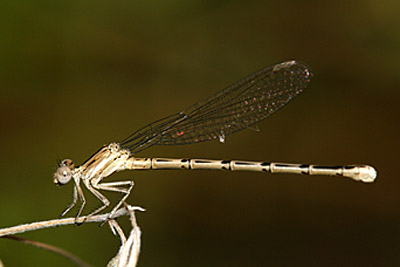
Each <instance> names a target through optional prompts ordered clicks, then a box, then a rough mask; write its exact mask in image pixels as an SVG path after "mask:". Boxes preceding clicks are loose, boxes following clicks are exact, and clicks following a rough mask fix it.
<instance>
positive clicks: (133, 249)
mask: <svg viewBox="0 0 400 267" xmlns="http://www.w3.org/2000/svg"><path fill="white" fill-rule="evenodd" d="M135 210H139V211H144V209H143V208H141V207H133V206H130V205H127V204H125V207H124V208H120V209H119V210H117V211H116V212H115V213H114V214H112V217H111V219H110V220H109V221H108V224H109V226H110V229H111V231H112V232H113V234H114V235H117V236H119V238H120V239H121V243H122V245H121V247H120V250H119V252H118V254H117V256H115V257H114V258H113V259H112V260H111V261H110V262H109V264H108V266H115V267H117V266H118V267H119V266H136V264H137V260H138V257H139V252H140V235H141V232H140V229H139V227H138V226H137V224H136V218H135V214H134V211H135ZM110 214H111V213H107V214H101V215H96V216H92V217H89V218H87V219H85V223H90V222H104V221H105V220H107V219H109V218H110ZM124 215H129V216H130V219H131V222H132V230H131V233H130V236H129V238H128V240H127V239H126V237H125V235H124V232H123V230H122V228H121V227H120V226H119V225H118V223H117V222H116V220H115V219H116V218H118V217H120V216H124ZM79 219H84V217H81V218H79ZM75 222H76V220H75V218H65V219H56V220H48V221H40V222H33V223H29V224H21V225H18V226H13V227H8V228H3V229H0V238H1V237H3V238H8V239H13V240H18V241H21V242H24V243H27V244H31V245H34V246H37V247H41V248H43V249H46V250H49V251H52V252H55V253H57V254H59V255H62V256H64V257H65V258H67V259H69V260H71V261H73V262H74V263H75V264H77V265H79V266H85V267H86V266H90V265H88V264H87V263H85V262H84V261H82V260H81V259H79V258H78V257H76V256H74V255H73V254H71V253H70V252H68V251H65V250H63V249H61V248H58V247H55V246H52V245H48V244H45V243H41V242H37V241H33V240H29V239H25V238H20V237H15V236H12V235H14V234H19V233H24V232H29V231H36V230H40V229H45V228H50V227H55V226H63V225H70V224H75Z"/></svg>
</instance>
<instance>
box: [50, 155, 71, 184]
mask: <svg viewBox="0 0 400 267" xmlns="http://www.w3.org/2000/svg"><path fill="white" fill-rule="evenodd" d="M74 166H75V165H74V163H73V161H72V160H70V159H64V160H63V161H61V163H60V165H59V167H58V169H57V171H56V173H55V174H54V183H55V184H57V185H65V184H67V183H68V182H69V181H70V180H71V178H72V170H73V169H74Z"/></svg>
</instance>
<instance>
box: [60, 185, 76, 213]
mask: <svg viewBox="0 0 400 267" xmlns="http://www.w3.org/2000/svg"><path fill="white" fill-rule="evenodd" d="M77 199H78V195H77V192H76V186H74V191H73V199H72V203H71V204H70V205H68V207H67V208H66V209H65V210H64V211H63V212H62V213H61V215H60V217H59V218H60V219H61V218H62V217H64V215H65V214H67V213H68V212H69V211H70V210H71V209H72V208H73V207H74V206H75V204H76V200H77Z"/></svg>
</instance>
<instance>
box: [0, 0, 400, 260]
mask: <svg viewBox="0 0 400 267" xmlns="http://www.w3.org/2000/svg"><path fill="white" fill-rule="evenodd" d="M399 11H400V5H399V2H398V1H397V0H386V1H382V0H379V1H378V0H358V1H345V0H340V1H334V2H333V1H316V0H315V1H289V0H284V1H251V0H250V1H229V0H226V1H179V0H174V1H85V0H83V1H43V0H42V1H2V2H1V3H0V15H1V16H0V18H1V19H0V20H1V23H0V30H1V35H0V90H1V91H0V92H1V95H0V124H1V131H0V134H1V137H0V140H1V141H0V142H1V143H0V144H1V156H0V157H1V158H0V169H1V174H0V192H1V193H0V203H1V204H0V216H1V217H0V218H1V219H0V228H3V227H7V226H12V225H17V224H21V223H27V222H31V221H38V220H45V219H53V218H56V217H58V216H59V214H60V213H61V211H62V210H63V209H64V208H65V207H66V206H67V205H68V204H69V203H70V201H71V198H72V184H69V185H67V186H65V187H56V186H54V184H53V183H52V175H53V173H54V171H55V170H56V158H57V157H60V158H61V159H64V158H72V159H73V160H74V161H75V162H76V163H77V164H80V163H82V162H83V161H84V160H86V159H87V158H88V157H89V156H90V155H91V154H92V153H93V152H95V151H96V150H97V149H98V148H99V147H100V146H101V145H103V144H107V143H109V142H111V141H119V140H122V139H123V138H125V137H126V136H127V135H129V134H130V133H131V132H133V131H134V130H136V129H138V128H140V127H142V126H143V125H145V124H147V123H150V122H152V121H154V120H157V119H159V118H161V117H164V116H166V115H169V114H171V113H175V112H178V111H181V110H183V109H184V108H186V107H187V106H189V105H191V104H193V103H194V102H197V101H199V100H201V99H203V98H204V97H207V96H209V95H211V94H213V93H214V92H216V91H217V90H220V89H222V88H224V87H225V86H228V85H230V84H231V83H233V82H235V81H236V80H238V79H240V78H242V77H244V76H245V75H247V74H249V73H251V72H253V71H255V70H258V69H260V68H262V67H264V66H267V65H270V64H273V63H277V62H281V61H284V60H288V59H298V60H302V61H304V62H306V63H308V64H309V65H310V66H311V67H312V69H313V71H314V74H315V78H314V79H313V81H312V83H311V84H310V86H309V88H308V89H307V91H305V92H304V93H303V94H302V95H301V96H299V97H298V98H297V99H296V100H295V101H294V102H292V103H291V104H290V105H289V106H288V107H286V108H284V109H283V110H282V111H280V112H279V113H278V114H276V115H274V116H272V117H271V118H269V119H268V120H266V121H265V122H262V123H261V124H260V125H259V127H260V129H261V132H258V133H257V132H255V131H251V130H245V131H242V132H240V133H237V134H235V135H232V136H228V138H227V143H226V144H220V143H218V142H208V143H201V144H196V145H190V146H182V147H154V148H151V149H149V150H148V151H143V152H142V153H140V154H138V156H143V157H149V156H158V157H197V158H199V157H200V158H215V159H218V158H222V159H248V160H250V159H253V160H263V161H278V162H279V161H280V162H299V163H318V164H351V163H367V164H372V165H373V166H375V167H376V168H377V170H378V181H377V183H375V184H362V183H356V182H353V181H350V180H346V179H341V178H329V177H306V176H295V175H267V174H263V173H244V172H237V173H229V172H218V171H148V172H133V171H131V172H122V173H119V174H117V175H113V176H112V177H111V178H110V179H108V181H112V180H123V179H133V180H134V181H135V183H136V186H135V188H134V190H133V192H132V195H131V196H130V198H129V201H128V202H129V203H130V204H132V205H140V206H142V207H144V208H146V209H147V211H146V212H145V213H140V214H138V215H137V217H138V222H139V225H140V227H141V229H142V231H143V236H142V237H143V246H142V254H141V257H140V261H139V266H396V265H397V266H399V264H400V256H399V255H400V235H399V234H400V208H399V204H400V194H399V193H400V179H399V171H398V170H397V164H398V163H397V162H398V159H399V156H398V153H399V115H400V112H399V111H400V109H399V99H400V91H399V88H400V86H399V85H400V64H399V62H400V52H399V47H400V16H399ZM86 196H87V197H88V201H89V204H88V208H87V209H86V212H89V211H91V210H93V209H94V208H96V207H98V205H99V202H97V200H95V199H94V198H92V197H91V196H90V194H89V193H88V192H86ZM107 196H109V197H110V199H111V200H112V201H114V202H115V201H117V200H118V198H119V195H118V194H107ZM74 212H76V210H74V211H73V213H71V215H73V214H74ZM120 222H121V224H122V225H123V226H124V227H125V229H126V230H127V231H128V230H129V227H128V226H129V222H128V220H127V219H126V218H123V219H121V220H120ZM21 236H23V237H26V238H30V239H34V240H38V241H42V242H47V243H50V244H53V245H56V246H60V247H62V248H64V249H67V250H69V251H71V252H72V253H74V254H76V255H78V256H79V257H81V258H82V259H84V260H86V261H87V262H89V263H90V264H92V265H94V266H104V265H105V264H106V263H107V262H108V261H109V260H110V259H111V258H112V257H113V256H114V255H115V254H116V252H117V250H118V247H119V240H118V239H117V238H116V237H114V236H113V235H112V234H111V232H110V230H109V229H108V227H107V226H104V227H101V228H99V227H98V226H97V224H93V225H89V224H88V225H83V226H80V227H76V226H69V227H60V228H56V229H49V230H41V231H36V232H31V233H26V234H23V235H21ZM0 259H1V260H2V261H3V263H4V264H5V266H55V265H57V266H71V263H69V262H67V261H66V260H64V259H63V258H61V257H59V256H57V255H53V254H52V253H49V252H47V251H44V250H40V249H37V248H34V247H30V246H26V245H23V244H21V243H17V242H14V241H10V240H0Z"/></svg>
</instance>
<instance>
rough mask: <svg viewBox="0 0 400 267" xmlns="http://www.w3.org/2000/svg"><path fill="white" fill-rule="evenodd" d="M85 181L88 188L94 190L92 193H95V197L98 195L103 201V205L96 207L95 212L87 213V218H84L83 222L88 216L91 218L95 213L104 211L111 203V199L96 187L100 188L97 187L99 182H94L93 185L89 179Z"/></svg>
mask: <svg viewBox="0 0 400 267" xmlns="http://www.w3.org/2000/svg"><path fill="white" fill-rule="evenodd" d="M83 182H84V183H85V185H86V188H87V189H88V190H89V191H90V192H92V194H93V195H94V196H95V197H97V198H98V199H99V200H100V201H101V202H103V206H101V207H100V208H98V209H96V210H95V211H93V212H91V213H90V214H89V215H87V216H86V217H85V219H84V220H83V222H84V221H85V220H86V219H87V218H90V217H92V216H93V215H95V214H97V213H99V212H100V211H102V210H103V209H105V208H107V207H108V206H109V205H110V201H109V200H108V199H107V198H106V197H105V196H103V194H101V193H100V192H99V191H97V190H96V189H95V188H98V187H97V184H93V185H92V184H91V182H90V181H88V180H84V181H83Z"/></svg>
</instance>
